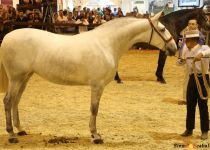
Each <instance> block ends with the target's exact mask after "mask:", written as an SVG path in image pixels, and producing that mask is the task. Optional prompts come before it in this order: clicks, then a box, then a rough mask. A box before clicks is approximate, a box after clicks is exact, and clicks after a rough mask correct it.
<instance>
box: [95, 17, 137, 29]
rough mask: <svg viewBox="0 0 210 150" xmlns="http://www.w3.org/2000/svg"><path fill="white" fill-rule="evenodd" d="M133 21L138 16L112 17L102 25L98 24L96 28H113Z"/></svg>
mask: <svg viewBox="0 0 210 150" xmlns="http://www.w3.org/2000/svg"><path fill="white" fill-rule="evenodd" d="M135 21H139V18H135V17H122V18H116V19H112V20H110V21H108V22H106V23H103V24H102V25H100V26H98V27H97V28H96V29H102V28H106V27H108V28H110V27H111V28H113V29H115V30H116V29H117V28H120V27H122V26H124V25H127V24H129V23H131V22H135Z"/></svg>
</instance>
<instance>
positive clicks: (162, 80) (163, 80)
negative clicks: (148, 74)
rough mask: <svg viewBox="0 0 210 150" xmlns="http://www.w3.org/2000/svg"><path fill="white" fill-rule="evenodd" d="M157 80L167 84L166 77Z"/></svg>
mask: <svg viewBox="0 0 210 150" xmlns="http://www.w3.org/2000/svg"><path fill="white" fill-rule="evenodd" d="M157 81H158V82H160V83H162V84H166V81H165V79H164V78H157Z"/></svg>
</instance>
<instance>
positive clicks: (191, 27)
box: [188, 19, 198, 30]
mask: <svg viewBox="0 0 210 150" xmlns="http://www.w3.org/2000/svg"><path fill="white" fill-rule="evenodd" d="M188 29H189V30H196V29H198V23H197V20H194V19H192V20H189V22H188Z"/></svg>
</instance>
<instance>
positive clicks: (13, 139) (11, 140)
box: [8, 138, 19, 143]
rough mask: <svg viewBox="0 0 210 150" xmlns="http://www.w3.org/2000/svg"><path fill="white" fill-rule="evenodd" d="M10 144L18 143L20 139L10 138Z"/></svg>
mask: <svg viewBox="0 0 210 150" xmlns="http://www.w3.org/2000/svg"><path fill="white" fill-rule="evenodd" d="M8 141H9V143H18V142H19V141H18V139H17V138H9V139H8Z"/></svg>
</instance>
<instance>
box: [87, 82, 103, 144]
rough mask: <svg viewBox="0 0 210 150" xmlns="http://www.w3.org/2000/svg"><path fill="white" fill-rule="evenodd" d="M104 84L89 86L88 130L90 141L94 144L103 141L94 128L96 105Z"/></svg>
mask: <svg viewBox="0 0 210 150" xmlns="http://www.w3.org/2000/svg"><path fill="white" fill-rule="evenodd" d="M103 89H104V86H101V85H92V86H91V106H90V113H91V115H90V123H89V127H90V132H91V134H92V138H93V139H92V141H93V142H94V143H95V144H101V143H103V140H102V139H101V136H100V135H99V134H98V133H97V129H96V116H97V114H98V107H99V102H100V98H101V95H102V93H103Z"/></svg>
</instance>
